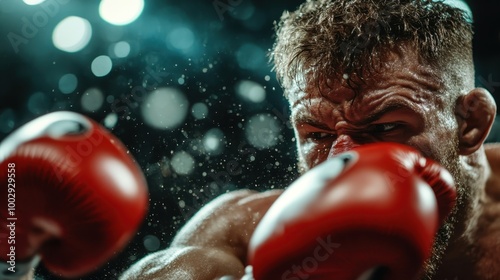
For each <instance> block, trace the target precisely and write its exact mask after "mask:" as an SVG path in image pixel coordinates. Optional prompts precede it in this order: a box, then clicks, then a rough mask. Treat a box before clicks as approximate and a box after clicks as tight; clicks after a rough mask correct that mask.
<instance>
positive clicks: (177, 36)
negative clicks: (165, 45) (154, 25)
mask: <svg viewBox="0 0 500 280" xmlns="http://www.w3.org/2000/svg"><path fill="white" fill-rule="evenodd" d="M168 40H169V42H170V44H171V45H172V46H173V47H174V48H176V49H178V50H181V51H182V50H188V49H189V48H191V47H192V46H193V44H194V34H193V31H191V29H189V28H187V27H178V28H176V29H174V30H172V32H170V34H169V35H168Z"/></svg>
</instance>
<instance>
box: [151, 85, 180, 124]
mask: <svg viewBox="0 0 500 280" xmlns="http://www.w3.org/2000/svg"><path fill="white" fill-rule="evenodd" d="M188 108H189V103H188V101H187V99H186V97H185V96H184V93H182V92H181V91H180V90H178V89H175V88H170V87H166V88H159V89H157V90H154V91H153V92H151V93H150V94H149V95H148V96H147V98H146V100H145V101H144V103H142V106H141V113H142V117H143V119H144V122H145V123H146V124H148V125H150V126H151V127H153V128H157V129H167V130H168V129H174V128H176V127H178V126H180V125H181V124H182V123H183V122H184V119H185V118H186V115H187V111H188Z"/></svg>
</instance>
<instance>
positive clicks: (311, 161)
mask: <svg viewBox="0 0 500 280" xmlns="http://www.w3.org/2000/svg"><path fill="white" fill-rule="evenodd" d="M298 148H299V155H300V162H301V165H302V167H303V168H304V169H306V170H304V171H307V170H309V169H311V168H313V167H315V166H316V165H318V164H320V163H322V162H323V161H325V160H326V159H327V158H328V151H329V148H328V147H326V146H325V145H320V144H314V143H302V144H299V146H298Z"/></svg>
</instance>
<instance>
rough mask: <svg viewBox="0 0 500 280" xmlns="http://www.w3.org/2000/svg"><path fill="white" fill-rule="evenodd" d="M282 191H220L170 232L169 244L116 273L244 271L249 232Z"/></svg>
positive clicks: (171, 275) (166, 275) (167, 275)
mask: <svg viewBox="0 0 500 280" xmlns="http://www.w3.org/2000/svg"><path fill="white" fill-rule="evenodd" d="M281 193H282V191H267V192H264V193H257V192H253V191H248V190H241V191H236V192H231V193H227V194H224V195H221V196H220V197H218V198H217V199H215V200H214V201H212V202H210V203H209V204H207V205H206V206H205V207H203V208H202V209H201V210H200V211H199V212H198V213H197V214H196V215H195V216H194V217H193V218H192V219H191V220H190V221H189V222H188V223H187V224H186V225H185V226H184V227H183V228H182V229H181V230H180V231H179V232H178V233H177V235H176V237H175V238H174V240H173V242H172V245H171V247H170V248H167V249H165V250H162V251H160V252H157V253H154V254H151V255H149V256H147V257H145V258H144V259H142V260H140V261H139V262H137V263H136V264H134V265H133V266H132V267H131V268H130V269H128V270H127V271H126V272H125V273H124V274H123V276H122V278H121V279H122V280H130V279H146V280H148V279H200V280H203V279H207V280H213V279H216V278H219V277H222V276H224V275H232V276H236V277H240V276H242V275H243V274H244V267H245V263H246V253H247V247H248V243H249V241H250V237H251V235H252V233H253V231H254V230H255V227H256V226H257V224H258V222H259V221H260V219H261V218H262V216H263V215H264V213H265V212H266V211H267V210H268V209H269V207H270V206H271V204H272V203H273V202H274V201H275V200H276V198H277V197H278V196H279V195H280V194H281Z"/></svg>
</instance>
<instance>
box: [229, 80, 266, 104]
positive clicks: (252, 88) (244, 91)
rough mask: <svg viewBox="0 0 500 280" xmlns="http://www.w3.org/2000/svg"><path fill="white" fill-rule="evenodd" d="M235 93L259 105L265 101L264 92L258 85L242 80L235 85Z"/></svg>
mask: <svg viewBox="0 0 500 280" xmlns="http://www.w3.org/2000/svg"><path fill="white" fill-rule="evenodd" d="M236 93H237V94H238V95H239V96H240V97H242V98H243V99H245V100H247V101H250V102H254V103H259V102H262V101H264V100H265V99H266V90H265V89H264V87H263V86H261V85H260V84H259V83H256V82H254V81H249V80H242V81H240V82H238V83H237V84H236Z"/></svg>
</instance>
